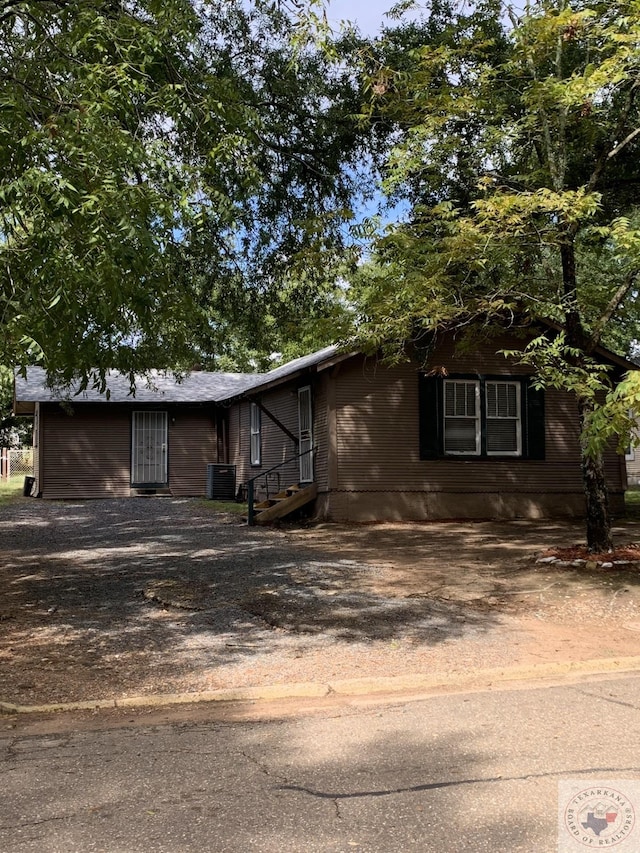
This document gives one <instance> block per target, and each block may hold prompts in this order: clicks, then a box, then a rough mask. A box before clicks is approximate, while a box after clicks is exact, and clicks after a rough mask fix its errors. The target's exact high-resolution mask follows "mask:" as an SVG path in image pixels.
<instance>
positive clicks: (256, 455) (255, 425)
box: [249, 403, 262, 468]
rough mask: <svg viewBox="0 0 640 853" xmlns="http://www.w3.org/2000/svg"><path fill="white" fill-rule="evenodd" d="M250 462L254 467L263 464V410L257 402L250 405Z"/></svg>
mask: <svg viewBox="0 0 640 853" xmlns="http://www.w3.org/2000/svg"><path fill="white" fill-rule="evenodd" d="M254 451H255V452H254ZM249 463H250V465H251V467H252V468H260V467H261V466H262V412H261V411H260V406H258V404H257V403H251V404H250V406H249Z"/></svg>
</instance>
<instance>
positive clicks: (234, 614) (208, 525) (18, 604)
mask: <svg viewBox="0 0 640 853" xmlns="http://www.w3.org/2000/svg"><path fill="white" fill-rule="evenodd" d="M583 535H584V534H583V529H582V526H581V525H580V524H569V523H564V522H563V523H555V522H549V521H538V522H530V521H513V522H500V523H498V522H481V523H460V522H438V523H430V524H379V525H362V526H340V525H316V526H307V527H294V526H289V527H286V528H282V529H278V530H263V529H256V528H251V529H250V528H247V527H246V526H245V525H244V524H243V523H242V522H241V521H240V520H239V519H237V518H235V517H233V516H229V515H220V514H215V513H214V512H212V508H211V506H210V505H209V504H207V503H206V502H204V501H197V500H172V499H168V498H147V499H143V498H140V499H130V500H112V501H90V502H66V503H49V502H45V501H37V500H32V499H26V498H25V499H20V500H19V501H17V502H15V503H12V504H9V505H5V506H3V507H0V700H4V701H8V702H14V703H18V704H23V705H33V704H41V703H45V702H60V701H77V700H87V699H88V700H93V699H104V698H121V697H125V696H141V695H146V694H152V693H169V692H197V691H201V690H215V689H218V688H223V687H240V686H242V687H244V686H252V685H264V684H278V683H284V682H291V681H315V682H327V681H330V680H334V679H337V678H354V677H360V676H370V675H375V676H394V675H405V674H409V673H451V672H469V671H473V670H475V669H479V668H485V667H501V666H509V665H527V664H531V663H542V662H553V661H559V660H560V661H566V660H584V659H589V658H610V657H621V656H625V657H626V656H630V655H640V570H639V569H638V567H637V565H636V564H629V565H626V566H623V567H613V568H609V569H606V568H600V567H598V568H590V569H587V568H585V567H584V566H583V567H571V566H569V567H567V566H562V567H558V566H554V565H546V564H540V563H536V562H535V558H536V556H538V555H539V554H540V553H542V552H543V551H545V550H546V549H548V548H552V547H554V546H558V547H566V546H568V545H574V544H577V543H579V542H581V541H582V540H583ZM616 540H617V542H618V543H620V544H625V543H631V542H636V541H640V523H639V522H637V521H633V522H626V523H624V524H623V525H621V526H620V527H618V528H617V529H616Z"/></svg>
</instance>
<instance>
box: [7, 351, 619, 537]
mask: <svg viewBox="0 0 640 853" xmlns="http://www.w3.org/2000/svg"><path fill="white" fill-rule="evenodd" d="M519 343H520V342H519ZM510 346H513V342H512V340H510V339H509V338H508V337H504V338H503V339H498V338H496V339H494V340H492V341H491V342H484V343H483V344H481V345H478V346H477V347H476V349H475V350H473V351H470V350H468V349H464V350H460V349H459V348H457V347H456V345H455V341H454V340H453V338H445V339H444V341H443V342H441V343H440V344H439V345H438V347H437V348H435V349H434V350H433V351H432V353H431V354H430V356H429V359H428V361H427V363H426V364H424V363H419V362H418V361H407V362H406V363H404V364H400V365H397V366H394V367H386V366H384V365H383V364H382V363H381V362H380V361H378V360H377V359H375V358H367V357H365V356H364V355H362V354H360V353H346V352H342V351H340V350H338V349H337V348H336V347H327V348H325V349H324V350H320V351H319V352H317V353H313V354H312V355H310V356H307V357H304V358H301V359H296V360H295V361H293V362H289V363H288V364H285V365H282V366H281V367H278V368H276V369H274V370H272V371H270V372H269V373H266V374H253V375H251V374H249V375H242V376H240V375H239V376H234V375H229V374H211V373H209V374H204V373H193V374H191V375H190V376H189V377H187V378H186V379H185V381H184V382H183V383H181V384H176V383H172V381H171V380H170V379H168V378H167V379H166V380H163V382H161V383H158V386H159V387H154V388H153V389H148V390H146V391H144V393H143V392H137V393H136V400H135V401H132V399H131V397H130V396H127V394H125V393H124V391H123V390H122V389H120V391H119V392H118V393H115V394H114V393H113V391H112V393H111V397H110V399H109V400H108V401H107V400H106V399H105V398H104V397H100V396H99V395H97V392H95V394H94V397H93V398H91V399H86V392H85V396H84V397H82V396H81V395H80V396H78V395H76V396H75V397H74V396H71V397H70V398H69V400H68V401H67V402H62V401H60V399H59V398H56V397H55V396H52V394H51V393H49V392H46V389H45V390H42V389H43V388H44V385H43V377H42V376H39V377H38V376H35V377H32V376H31V372H30V377H29V378H28V380H27V382H26V383H25V382H24V380H20V379H19V378H18V379H17V380H16V411H18V412H19V411H31V412H35V413H37V417H38V425H37V427H36V428H35V432H36V433H37V434H38V441H39V447H38V451H37V458H38V465H37V469H36V478H37V489H38V493H39V494H40V495H41V496H42V497H45V498H47V497H50V498H61V497H64V498H67V497H73V498H77V497H107V496H124V495H130V494H137V493H139V492H140V491H141V490H142V491H145V490H146V491H148V490H156V489H158V490H159V489H164V490H166V492H167V493H170V494H173V495H202V494H204V491H205V482H206V467H207V464H208V463H210V462H218V463H228V464H230V465H234V466H235V468H236V483H237V486H238V487H239V489H240V492H244V494H246V493H247V490H248V485H249V482H250V481H253V483H254V488H255V494H256V498H257V500H260V499H263V498H265V497H272V496H273V495H274V494H276V493H278V492H280V491H281V490H282V489H285V488H287V487H289V486H294V485H297V484H299V485H300V486H305V485H308V484H310V483H311V484H313V485H314V489H316V488H317V497H316V498H315V501H314V503H313V504H311V505H310V507H308V511H309V512H310V514H311V515H313V516H314V517H316V518H321V519H327V520H351V521H373V520H386V519H388V520H398V519H407V520H408V519H413V520H416V519H418V520H420V519H444V518H489V517H498V518H516V517H527V518H532V517H534V518H535V517H545V516H547V517H548V516H551V517H553V516H567V515H569V516H579V515H582V514H583V513H584V497H583V490H582V480H581V471H580V454H579V442H578V416H577V407H576V405H575V401H574V400H573V398H572V397H571V396H570V395H568V394H566V393H564V392H560V391H556V390H547V391H539V390H537V389H536V388H535V387H534V386H533V385H532V383H531V382H530V380H529V376H528V374H527V371H526V370H525V369H524V368H523V367H522V366H521V365H517V364H515V363H510V362H509V361H508V360H507V359H506V358H505V357H504V356H503V355H502V350H504V349H509V348H510ZM605 357H608V358H610V360H611V361H612V363H613V364H614V365H615V366H616V368H617V369H618V371H620V372H622V371H623V370H628V369H633V365H632V364H630V363H628V362H626V361H625V360H624V359H621V358H619V357H618V356H615V355H614V354H612V353H606V354H605ZM117 382H118V380H117V377H116V378H115V385H116V386H117ZM95 395H97V396H95ZM606 474H607V481H608V486H609V492H610V498H611V504H612V508H613V510H614V511H618V510H620V509H621V508H622V506H623V498H624V490H625V488H626V471H625V461H624V457H623V456H621V455H619V454H617V453H616V452H615V449H614V448H613V447H612V448H610V449H609V450H608V451H607V453H606Z"/></svg>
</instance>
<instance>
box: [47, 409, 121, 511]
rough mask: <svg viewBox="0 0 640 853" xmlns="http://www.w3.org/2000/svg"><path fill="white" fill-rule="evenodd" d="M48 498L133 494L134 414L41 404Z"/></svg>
mask: <svg viewBox="0 0 640 853" xmlns="http://www.w3.org/2000/svg"><path fill="white" fill-rule="evenodd" d="M40 439H41V447H40V466H41V470H40V483H39V488H40V491H41V493H42V497H43V498H104V497H127V496H128V495H129V493H130V486H129V483H130V460H131V413H130V410H129V409H128V408H127V409H124V408H119V407H117V408H116V407H114V408H111V407H108V408H107V407H106V406H76V407H74V409H73V414H67V413H66V412H64V411H62V410H61V409H59V408H58V407H57V406H56V407H49V406H46V405H44V404H43V405H42V406H41V408H40Z"/></svg>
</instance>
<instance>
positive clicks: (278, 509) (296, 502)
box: [253, 483, 318, 524]
mask: <svg viewBox="0 0 640 853" xmlns="http://www.w3.org/2000/svg"><path fill="white" fill-rule="evenodd" d="M317 494H318V484H317V483H309V484H308V485H306V484H304V485H299V484H296V485H295V486H288V487H287V488H286V489H283V490H282V491H281V492H278V494H277V495H274V496H273V497H271V498H269V499H268V500H265V501H260V502H259V503H257V504H255V505H254V507H253V511H254V522H255V524H267V523H268V522H269V521H274V520H275V519H276V518H283V516H285V515H289V513H290V512H293V511H294V509H298V508H299V507H301V506H304V505H305V504H308V503H309V502H310V501H312V500H313V499H314V498H315V497H316V495H317Z"/></svg>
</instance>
